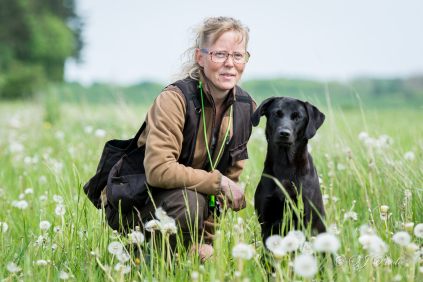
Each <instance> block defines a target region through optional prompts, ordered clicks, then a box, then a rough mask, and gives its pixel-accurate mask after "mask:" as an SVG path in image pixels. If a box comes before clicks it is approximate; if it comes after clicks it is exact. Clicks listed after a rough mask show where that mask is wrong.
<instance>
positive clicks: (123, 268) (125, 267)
mask: <svg viewBox="0 0 423 282" xmlns="http://www.w3.org/2000/svg"><path fill="white" fill-rule="evenodd" d="M115 271H117V272H120V271H122V272H123V273H125V274H126V273H128V272H129V271H131V267H130V266H129V265H124V264H122V263H121V262H118V263H117V264H116V265H115Z"/></svg>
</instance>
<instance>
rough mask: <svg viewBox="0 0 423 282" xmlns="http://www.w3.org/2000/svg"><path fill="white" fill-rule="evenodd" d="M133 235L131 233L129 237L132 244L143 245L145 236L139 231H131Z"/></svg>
mask: <svg viewBox="0 0 423 282" xmlns="http://www.w3.org/2000/svg"><path fill="white" fill-rule="evenodd" d="M131 231H132V233H130V234H129V235H131V243H134V244H141V243H143V242H144V234H142V233H141V232H139V231H134V230H131Z"/></svg>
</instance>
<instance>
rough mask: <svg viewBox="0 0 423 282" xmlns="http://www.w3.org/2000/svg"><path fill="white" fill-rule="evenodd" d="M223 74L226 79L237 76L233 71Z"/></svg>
mask: <svg viewBox="0 0 423 282" xmlns="http://www.w3.org/2000/svg"><path fill="white" fill-rule="evenodd" d="M221 76H223V77H224V78H225V79H232V78H233V77H235V74H232V73H222V74H221Z"/></svg>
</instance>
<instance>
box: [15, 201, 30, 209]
mask: <svg viewBox="0 0 423 282" xmlns="http://www.w3.org/2000/svg"><path fill="white" fill-rule="evenodd" d="M16 207H17V208H18V209H20V210H24V209H26V208H27V207H28V202H27V201H25V200H21V201H18V202H16Z"/></svg>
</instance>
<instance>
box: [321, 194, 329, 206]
mask: <svg viewBox="0 0 423 282" xmlns="http://www.w3.org/2000/svg"><path fill="white" fill-rule="evenodd" d="M322 198H323V204H324V205H327V204H328V203H329V195H328V194H324V195H323V196H322Z"/></svg>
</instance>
